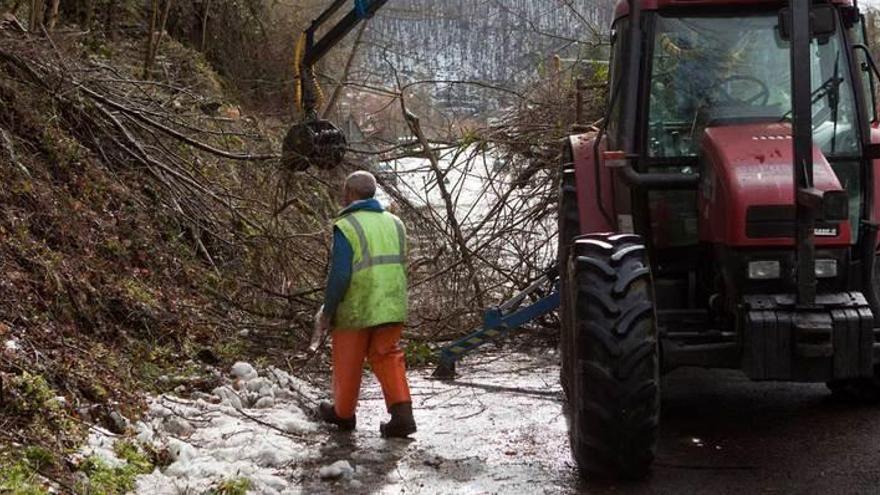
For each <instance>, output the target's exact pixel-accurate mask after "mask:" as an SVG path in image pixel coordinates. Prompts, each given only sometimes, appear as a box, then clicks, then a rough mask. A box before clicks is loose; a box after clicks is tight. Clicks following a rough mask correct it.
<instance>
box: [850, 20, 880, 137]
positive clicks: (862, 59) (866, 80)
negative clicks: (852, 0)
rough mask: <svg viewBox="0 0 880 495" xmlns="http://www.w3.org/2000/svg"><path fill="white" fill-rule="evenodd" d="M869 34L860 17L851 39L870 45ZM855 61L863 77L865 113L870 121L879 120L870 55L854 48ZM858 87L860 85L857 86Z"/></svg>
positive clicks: (853, 28) (854, 41) (851, 31)
mask: <svg viewBox="0 0 880 495" xmlns="http://www.w3.org/2000/svg"><path fill="white" fill-rule="evenodd" d="M867 38H868V37H867V35H866V32H865V22H864V19H863V18H862V17H860V18H858V19H857V20H856V22H855V23H853V25H852V27H851V28H850V39H851V40H852V42H853V44H855V45H865V46H867V45H868V41H867ZM853 56H854V59H855V63H856V64H858V68H859V76H860V77H859V79H861V81H860V82H861V89H862V94H863V95H864V99H865V113H866V116H867V118H868V120H869V121H871V122H876V121H877V102H876V97H875V96H874V95H875V84H876V83H877V81H875V80H874V77H873V73H872V72H871V66H870V65H869V64H868V57H867V55H866V54H865V52H864V51H862V50H853ZM856 87H857V88H858V86H856Z"/></svg>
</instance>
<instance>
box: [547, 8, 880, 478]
mask: <svg viewBox="0 0 880 495" xmlns="http://www.w3.org/2000/svg"><path fill="white" fill-rule="evenodd" d="M854 3H855V2H854V1H853V0H814V1H807V0H792V1H790V2H789V1H781V0H628V1H621V2H620V3H619V5H618V6H617V9H616V15H615V21H614V25H613V34H612V49H611V52H612V53H611V70H610V78H609V79H610V83H609V84H610V88H609V95H610V96H609V104H608V112H607V115H606V118H605V120H604V126H603V129H602V130H601V131H600V132H599V133H598V135H592V136H588V135H580V136H572V137H571V138H570V139H569V140H567V145H566V147H565V150H564V153H563V157H564V158H563V165H562V167H561V178H560V184H561V187H560V214H559V232H560V244H559V265H560V285H561V296H562V303H561V304H562V309H561V319H562V320H563V330H562V345H561V349H562V362H563V366H562V372H561V375H562V376H561V378H562V385H563V389H564V391H565V394H566V397H567V405H566V410H567V414H568V418H569V427H570V438H571V447H572V452H573V455H574V457H575V460H576V461H577V464H578V466H579V468H580V470H581V472H582V473H583V474H585V475H596V474H598V475H603V476H614V477H625V478H640V477H643V476H645V475H646V474H647V472H648V470H649V467H650V464H651V462H652V460H653V458H654V452H655V446H656V440H657V428H658V425H659V421H660V375H661V374H662V373H664V372H667V371H669V370H672V369H674V368H677V367H681V366H695V367H703V368H733V369H739V370H742V371H743V372H744V373H745V374H746V375H747V376H748V377H749V378H751V379H754V380H780V381H797V382H825V383H827V384H828V387H829V388H830V390H831V392H832V393H834V394H839V395H842V396H847V397H849V398H851V399H859V400H864V401H875V400H878V399H880V375H878V371H880V368H878V363H880V343H878V342H880V341H878V333H877V330H875V322H874V316H873V315H874V314H878V312H880V306H878V296H877V294H878V292H877V283H878V279H877V274H876V271H875V267H876V263H875V259H876V256H877V253H878V235H877V232H878V225H877V223H876V222H877V221H878V219H880V204H878V203H877V202H876V200H875V198H876V195H877V192H878V190H880V174H877V173H876V172H875V170H876V166H877V165H878V163H880V162H878V161H877V160H876V159H877V158H878V157H880V153H878V148H880V146H878V144H877V143H880V131H878V130H877V124H878V116H877V113H876V105H875V100H874V93H875V91H874V85H875V84H877V81H878V74H877V69H876V67H875V66H874V62H873V61H872V60H871V56H870V54H869V52H868V49H867V47H866V46H865V39H866V35H865V27H864V19H863V17H862V16H861V15H860V14H859V10H858V6H857V5H855V4H854Z"/></svg>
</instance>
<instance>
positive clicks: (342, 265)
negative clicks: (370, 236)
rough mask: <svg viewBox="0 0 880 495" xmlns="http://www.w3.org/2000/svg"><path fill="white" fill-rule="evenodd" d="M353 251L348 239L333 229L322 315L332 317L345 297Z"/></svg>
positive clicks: (349, 280) (349, 279)
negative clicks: (331, 250)
mask: <svg viewBox="0 0 880 495" xmlns="http://www.w3.org/2000/svg"><path fill="white" fill-rule="evenodd" d="M353 259H354V251H352V249H351V244H349V242H348V239H346V238H345V236H344V235H343V234H342V232H341V231H340V230H339V229H337V228H336V227H334V228H333V252H332V255H331V257H330V273H329V274H328V275H327V290H326V291H325V292H324V314H325V315H327V316H333V315H334V314H335V313H336V308H337V307H338V306H339V303H340V302H342V298H343V297H345V292H346V291H347V290H348V284H349V283H350V282H351V264H352V261H353Z"/></svg>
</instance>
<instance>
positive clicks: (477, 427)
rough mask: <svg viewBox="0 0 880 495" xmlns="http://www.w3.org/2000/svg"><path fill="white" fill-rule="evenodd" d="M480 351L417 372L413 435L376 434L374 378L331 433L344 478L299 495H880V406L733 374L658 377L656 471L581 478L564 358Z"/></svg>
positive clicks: (328, 448) (327, 447) (310, 478)
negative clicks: (447, 372)
mask: <svg viewBox="0 0 880 495" xmlns="http://www.w3.org/2000/svg"><path fill="white" fill-rule="evenodd" d="M537 354H539V356H526V355H523V354H506V355H494V356H493V355H481V356H475V357H473V358H470V359H467V360H465V362H464V363H462V364H461V365H460V366H459V377H458V379H457V380H456V381H454V382H450V383H445V382H438V381H434V380H429V379H428V378H427V375H428V373H427V372H426V371H413V372H411V385H412V388H413V394H414V402H415V405H416V408H417V420H418V422H419V432H418V433H417V434H416V435H415V436H414V440H412V441H400V440H391V441H385V440H382V439H380V438H379V436H378V423H379V421H380V419H382V418H383V417H384V410H383V409H384V407H383V404H382V399H381V394H380V391H379V389H378V387H377V385H376V384H375V382H374V381H373V380H372V379H371V378H367V379H366V380H365V390H364V394H363V399H362V402H361V406H360V409H359V412H358V431H357V432H356V433H355V434H353V435H344V434H338V433H333V434H330V435H328V436H327V438H326V440H325V441H324V443H323V445H322V446H321V453H322V455H321V456H320V459H319V460H317V461H315V462H316V464H315V467H316V468H317V467H318V463H323V464H327V463H330V462H334V461H336V460H347V461H349V462H350V463H351V464H352V465H353V466H354V468H355V473H356V474H355V476H354V477H353V478H350V479H345V478H341V479H337V480H326V479H321V478H320V477H319V476H316V475H314V474H313V473H315V471H314V470H312V469H304V470H301V471H300V473H301V477H300V479H299V480H298V481H299V482H300V483H301V484H300V486H301V487H302V489H303V492H304V493H389V494H390V493H402V494H410V493H425V494H434V493H437V494H440V493H444V494H445V493H477V494H481V493H503V494H507V493H517V494H519V493H596V494H603V493H621V494H629V493H669V494H681V493H731V494H734V493H735V494H742V493H880V408H871V407H857V406H850V405H843V404H838V403H836V402H834V401H832V400H831V399H830V397H829V394H828V392H827V390H826V389H825V387H824V385H796V384H778V383H753V382H750V381H748V380H746V379H745V378H744V377H743V376H742V375H741V374H738V373H736V372H732V371H706V370H694V369H684V370H678V371H676V372H673V373H671V374H669V375H667V376H666V377H665V378H664V380H663V418H662V429H661V436H660V444H659V449H658V455H657V461H656V464H655V467H654V470H653V474H652V476H651V477H650V478H649V479H648V480H646V481H644V482H640V483H609V482H601V481H582V480H579V479H578V477H577V475H576V472H575V469H574V466H573V464H572V461H571V459H570V455H569V450H568V440H567V436H566V435H567V433H566V431H567V429H566V424H565V418H564V416H563V415H562V412H561V411H562V406H561V400H562V396H561V390H560V388H559V384H558V379H557V375H558V365H557V362H558V358H557V356H556V355H555V353H553V352H551V351H547V350H542V351H541V352H539V353H537Z"/></svg>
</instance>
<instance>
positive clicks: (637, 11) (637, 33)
mask: <svg viewBox="0 0 880 495" xmlns="http://www.w3.org/2000/svg"><path fill="white" fill-rule="evenodd" d="M629 23H630V25H629V29H628V31H629V32H628V33H626V35H628V36H629V40H628V41H629V51H628V52H627V54H626V59H625V60H626V69H625V70H626V71H625V72H624V74H626V77H625V78H624V79H625V82H624V84H626V86H625V88H624V92H623V94H622V97H623V98H622V101H621V104H622V105H623V118H622V122H623V151H625V152H626V153H627V154H628V155H634V154H635V152H636V150H637V147H638V141H637V139H638V137H637V131H638V128H637V123H638V120H639V84H640V82H641V79H640V78H641V68H642V2H641V1H640V0H639V1H637V0H629ZM807 93H809V90H807ZM597 184H598V183H597Z"/></svg>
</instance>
